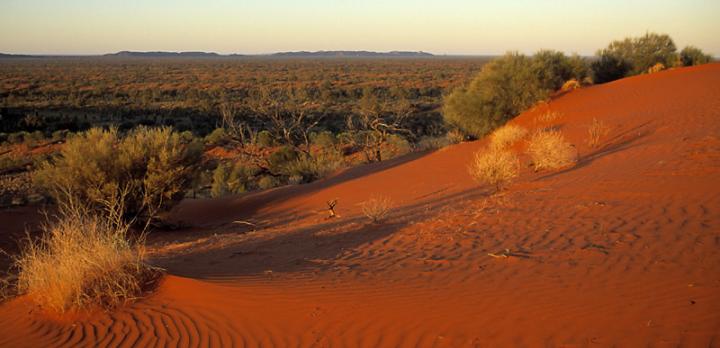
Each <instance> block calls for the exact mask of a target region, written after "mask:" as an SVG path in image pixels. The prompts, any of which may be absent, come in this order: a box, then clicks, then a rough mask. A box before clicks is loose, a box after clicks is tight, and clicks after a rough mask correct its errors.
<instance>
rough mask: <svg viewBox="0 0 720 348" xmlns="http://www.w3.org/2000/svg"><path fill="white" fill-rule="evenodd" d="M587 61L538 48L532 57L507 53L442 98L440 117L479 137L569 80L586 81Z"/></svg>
mask: <svg viewBox="0 0 720 348" xmlns="http://www.w3.org/2000/svg"><path fill="white" fill-rule="evenodd" d="M589 73H590V70H589V67H588V65H587V62H586V61H585V60H584V59H582V58H580V57H577V56H573V57H571V58H568V57H566V56H565V55H564V54H562V53H561V52H556V51H548V50H544V51H539V52H538V53H536V54H535V55H534V56H532V57H528V56H525V55H522V54H519V53H508V54H506V55H504V56H503V57H501V58H498V59H495V60H493V61H491V62H490V63H488V64H486V65H485V66H483V68H482V70H481V71H480V73H479V74H478V75H477V77H475V79H474V80H473V81H472V82H470V84H469V85H468V86H466V87H463V88H458V89H455V90H454V91H453V92H452V93H450V94H449V95H447V96H446V97H445V99H444V101H443V117H444V119H445V122H447V123H448V124H449V125H450V126H452V127H453V128H456V129H459V130H461V131H462V132H463V133H465V134H466V135H469V136H471V137H475V138H480V137H483V136H485V135H486V134H488V133H490V132H492V131H493V130H494V129H495V128H497V127H498V126H500V125H502V124H504V123H505V122H507V121H508V120H509V119H511V118H513V117H515V116H517V115H519V114H520V113H521V112H523V111H524V110H526V109H528V108H530V107H531V106H533V105H535V104H536V103H537V102H539V101H541V100H545V99H547V98H548V96H550V94H551V93H552V92H554V91H556V90H558V89H559V88H561V87H562V86H563V84H564V83H565V81H567V80H570V79H576V80H579V81H580V80H587V79H588V77H589Z"/></svg>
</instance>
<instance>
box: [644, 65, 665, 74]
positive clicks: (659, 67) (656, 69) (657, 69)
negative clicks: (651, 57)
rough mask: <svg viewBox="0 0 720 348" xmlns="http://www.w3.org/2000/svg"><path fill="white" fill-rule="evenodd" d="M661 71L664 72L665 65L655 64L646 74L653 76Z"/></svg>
mask: <svg viewBox="0 0 720 348" xmlns="http://www.w3.org/2000/svg"><path fill="white" fill-rule="evenodd" d="M663 70H665V65H663V63H657V64H655V65H653V66H651V67H650V69H648V71H647V72H648V74H654V73H657V72H661V71H663Z"/></svg>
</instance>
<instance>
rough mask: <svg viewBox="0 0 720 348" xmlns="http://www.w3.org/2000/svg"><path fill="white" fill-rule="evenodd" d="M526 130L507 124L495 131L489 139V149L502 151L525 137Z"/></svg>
mask: <svg viewBox="0 0 720 348" xmlns="http://www.w3.org/2000/svg"><path fill="white" fill-rule="evenodd" d="M525 134H527V130H526V129H525V128H523V127H520V126H516V125H514V124H508V125H505V126H502V127H500V128H498V129H496V130H495V131H494V132H493V133H492V136H491V137H490V147H491V148H493V149H498V150H499V149H504V148H506V147H508V146H510V145H512V144H514V143H515V142H517V141H518V140H520V139H522V138H524V137H525Z"/></svg>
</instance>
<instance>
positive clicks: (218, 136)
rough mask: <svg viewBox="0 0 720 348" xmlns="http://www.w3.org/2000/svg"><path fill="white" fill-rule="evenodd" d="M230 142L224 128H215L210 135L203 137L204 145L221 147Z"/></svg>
mask: <svg viewBox="0 0 720 348" xmlns="http://www.w3.org/2000/svg"><path fill="white" fill-rule="evenodd" d="M229 141H230V137H229V136H228V135H227V133H226V132H225V128H215V130H214V131H212V133H210V134H208V135H207V136H206V137H205V144H208V145H212V146H223V145H225V144H227V143H228V142H229Z"/></svg>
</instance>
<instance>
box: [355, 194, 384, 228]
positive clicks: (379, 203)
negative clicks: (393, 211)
mask: <svg viewBox="0 0 720 348" xmlns="http://www.w3.org/2000/svg"><path fill="white" fill-rule="evenodd" d="M391 205H392V202H391V201H390V199H389V198H387V197H382V196H377V197H372V198H370V199H369V200H367V201H365V202H362V204H361V205H360V206H361V208H362V212H363V214H365V216H366V217H367V218H368V219H370V221H372V222H373V223H380V222H382V221H383V220H384V219H385V218H386V217H387V215H388V213H390V206H391Z"/></svg>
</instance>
